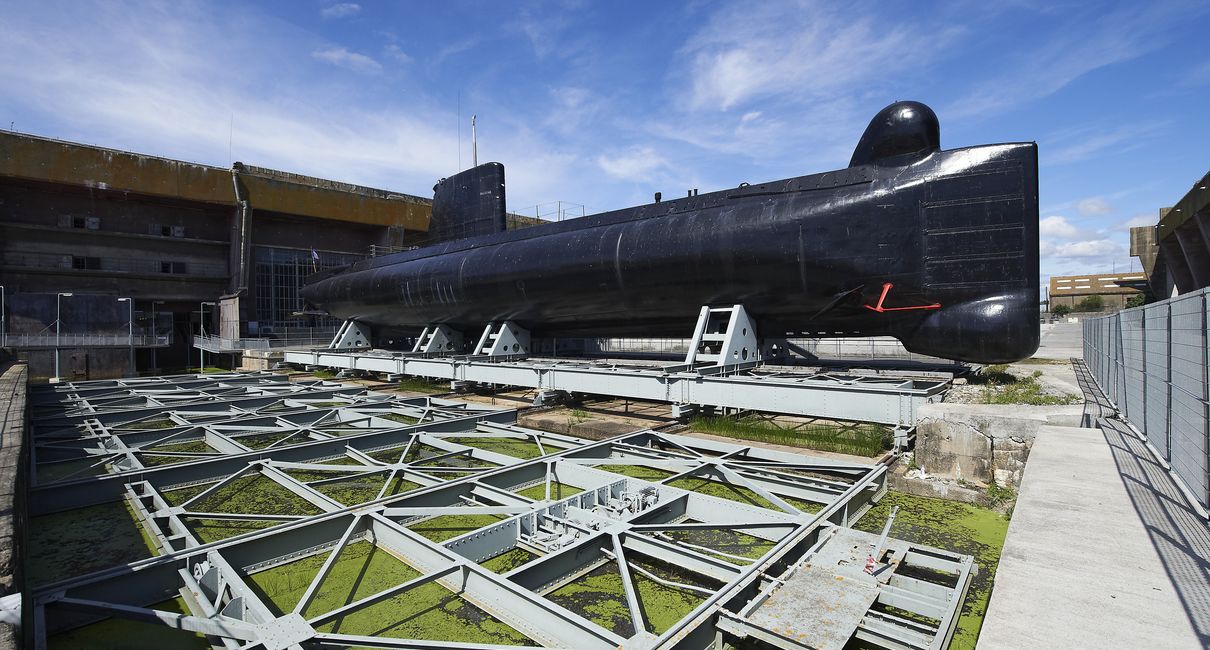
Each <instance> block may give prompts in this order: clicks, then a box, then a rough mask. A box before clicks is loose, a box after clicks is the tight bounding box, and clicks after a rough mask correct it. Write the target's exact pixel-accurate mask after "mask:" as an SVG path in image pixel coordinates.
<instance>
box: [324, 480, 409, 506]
mask: <svg viewBox="0 0 1210 650" xmlns="http://www.w3.org/2000/svg"><path fill="white" fill-rule="evenodd" d="M385 480H386V474H378V475H376V476H358V477H354V478H350V479H348V480H347V481H333V482H331V483H323V484H320V485H312V486H311V487H312V488H314V489H315V490H317V491H319V492H321V493H323V494H324V495H326V496H328V497H331V498H333V499H336V500H337V501H339V502H340V503H342V504H344V505H346V506H355V505H357V504H359V503H365V502H367V501H373V500H374V499H377V498H378V493H379V492H381V491H382V485H383V483H384V482H385ZM418 487H420V484H419V483H413V482H412V481H409V480H407V479H403V478H399V477H395V478H394V479H391V487H389V488H387V491H386V494H384V495H383V496H394V495H396V494H402V493H403V492H407V491H409V490H415V489H416V488H418Z"/></svg>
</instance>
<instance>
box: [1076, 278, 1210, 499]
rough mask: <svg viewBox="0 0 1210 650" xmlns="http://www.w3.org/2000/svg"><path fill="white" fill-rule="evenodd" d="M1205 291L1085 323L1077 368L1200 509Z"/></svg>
mask: <svg viewBox="0 0 1210 650" xmlns="http://www.w3.org/2000/svg"><path fill="white" fill-rule="evenodd" d="M1208 300H1210V289H1203V290H1201V291H1197V292H1194V293H1189V294H1186V295H1183V296H1178V297H1176V298H1171V299H1169V300H1165V301H1162V302H1157V303H1154V304H1150V305H1147V306H1145V307H1135V308H1134V309H1127V310H1123V311H1121V312H1118V313H1117V314H1113V315H1111V316H1102V317H1100V318H1089V319H1086V320H1085V321H1084V363H1085V364H1087V365H1088V369H1089V372H1091V373H1092V375H1093V377H1094V378H1095V379H1096V381H1097V383H1098V384H1099V385H1100V387H1101V390H1102V391H1104V393H1105V395H1106V397H1108V398H1109V400H1110V401H1111V402H1113V405H1114V407H1115V408H1116V409H1118V411H1119V412H1120V413H1121V414H1122V417H1124V418H1125V419H1126V421H1127V422H1129V423H1130V424H1131V425H1133V426H1134V428H1136V429H1138V431H1139V432H1140V433H1142V435H1143V436H1144V438H1146V440H1147V443H1148V444H1149V445H1150V446H1151V447H1152V448H1153V450H1154V451H1155V453H1156V456H1158V457H1159V458H1161V459H1163V461H1164V462H1166V463H1167V464H1168V465H1169V466H1170V467H1171V469H1172V472H1173V473H1174V474H1175V475H1176V477H1177V478H1178V479H1179V480H1180V481H1182V482H1183V483H1184V487H1185V488H1186V489H1187V490H1188V492H1189V493H1190V496H1191V497H1192V498H1193V499H1194V500H1196V501H1197V502H1198V503H1199V504H1200V505H1201V507H1202V508H1203V509H1210V456H1208V452H1210V437H1208V436H1210V427H1208V426H1207V422H1208V421H1210V394H1208V393H1207V387H1208V386H1210V377H1208V375H1207V373H1208V372H1210V356H1208V355H1210V346H1208V345H1207V340H1208V338H1210V327H1208V326H1207V324H1208V323H1207V322H1208V319H1210V312H1208V311H1207V307H1208V304H1207V303H1208Z"/></svg>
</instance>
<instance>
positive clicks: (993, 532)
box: [854, 492, 1008, 650]
mask: <svg viewBox="0 0 1210 650" xmlns="http://www.w3.org/2000/svg"><path fill="white" fill-rule="evenodd" d="M891 506H899V514H898V515H896V517H895V523H894V524H893V525H892V526H891V536H892V537H897V538H899V539H904V540H907V541H909V542H915V543H917V544H925V545H928V546H935V547H938V548H943V549H946V550H949V551H953V552H956V553H964V554H967V555H973V556H974V557H975V562H976V563H977V564H978V565H979V574H978V575H976V576H975V577H974V578H972V580H971V587H970V590H969V591H967V594H966V600H965V601H964V602H963V604H962V613H961V616H960V617H959V618H958V627H957V630H956V631H955V632H954V639H953V641H952V642H951V643H950V649H951V650H968V649H971V648H974V647H975V642H976V641H978V639H979V628H980V627H982V625H983V617H984V615H985V614H986V613H987V602H988V599H990V598H991V592H992V583H993V579H994V578H995V574H996V565H997V564H999V563H1000V551H1001V549H1002V548H1003V547H1004V536H1005V535H1006V534H1007V533H1008V520H1007V519H1006V518H1005V517H1004V516H1002V515H1001V514H1000V513H998V512H996V511H995V510H991V509H988V508H980V507H977V506H973V505H970V504H966V503H958V502H955V501H943V500H941V499H930V498H928V497H918V496H913V495H910V494H904V493H902V492H888V493H887V495H886V497H884V498H883V499H882V501H880V502H879V503H878V505H876V506H875V507H874V508H873V509H871V510H870V511H869V512H868V513H866V515H865V516H864V517H862V518H861V521H860V522H858V523H857V525H856V526H854V527H855V528H857V529H859V530H864V531H866V532H869V533H874V534H879V533H881V532H882V527H883V525H884V524H886V518H887V515H888V514H889V512H890V508H891Z"/></svg>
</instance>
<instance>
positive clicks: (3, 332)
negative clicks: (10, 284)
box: [0, 284, 8, 348]
mask: <svg viewBox="0 0 1210 650" xmlns="http://www.w3.org/2000/svg"><path fill="white" fill-rule="evenodd" d="M7 346H8V324H7V323H6V322H5V320H4V285H2V284H0V348H3V347H7Z"/></svg>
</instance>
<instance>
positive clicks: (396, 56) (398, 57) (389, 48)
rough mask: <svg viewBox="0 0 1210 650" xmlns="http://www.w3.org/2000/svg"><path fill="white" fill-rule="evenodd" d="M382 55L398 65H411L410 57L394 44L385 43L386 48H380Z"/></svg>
mask: <svg viewBox="0 0 1210 650" xmlns="http://www.w3.org/2000/svg"><path fill="white" fill-rule="evenodd" d="M382 51H383V53H384V54H385V55H386V56H387V57H388V58H390V59H393V60H394V61H396V62H398V63H411V62H412V57H411V55H410V54H408V53H407V52H404V51H403V48H402V47H399V45H397V44H395V43H387V45H386V47H384V48H382Z"/></svg>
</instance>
